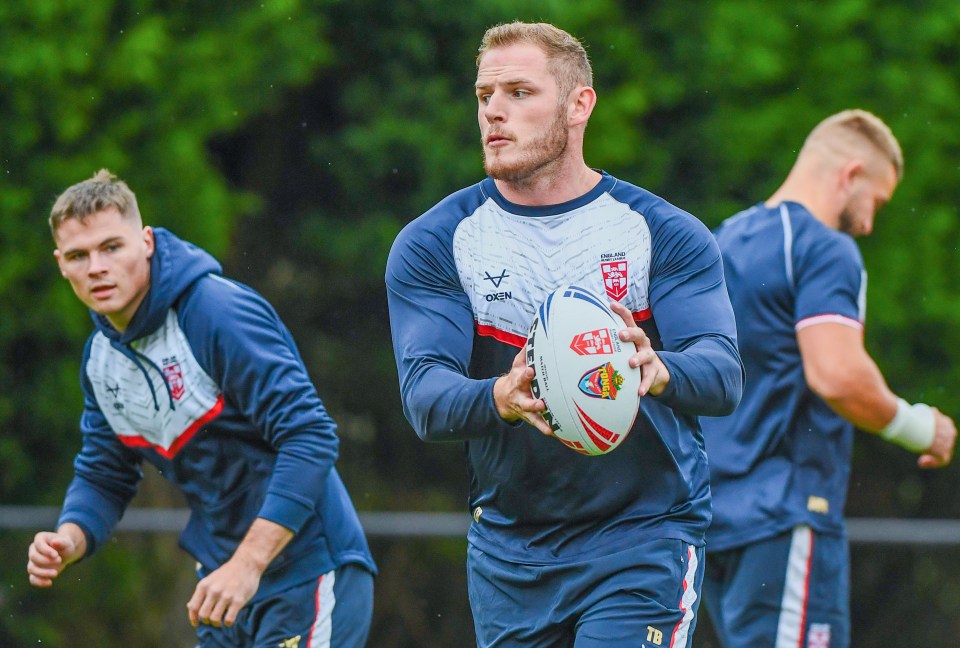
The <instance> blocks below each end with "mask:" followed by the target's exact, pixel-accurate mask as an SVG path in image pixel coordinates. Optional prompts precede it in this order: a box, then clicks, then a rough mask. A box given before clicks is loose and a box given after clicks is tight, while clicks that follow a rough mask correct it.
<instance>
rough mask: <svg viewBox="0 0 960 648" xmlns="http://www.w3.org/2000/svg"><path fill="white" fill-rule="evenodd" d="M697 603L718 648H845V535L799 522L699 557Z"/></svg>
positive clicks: (847, 607) (847, 584) (847, 593)
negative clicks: (702, 604) (701, 573)
mask: <svg viewBox="0 0 960 648" xmlns="http://www.w3.org/2000/svg"><path fill="white" fill-rule="evenodd" d="M703 598H704V601H706V606H707V613H708V614H709V615H710V620H711V621H712V622H713V626H714V629H715V631H716V633H717V637H718V639H719V640H720V643H721V644H722V645H723V646H724V648H756V647H757V646H769V647H770V648H782V647H787V646H789V648H847V646H849V645H850V602H849V601H850V570H849V551H848V547H847V540H846V538H845V537H838V536H831V535H824V534H822V533H817V532H815V531H813V530H812V529H811V528H810V527H809V526H807V525H801V526H797V527H794V529H793V530H792V531H787V532H786V533H783V534H781V535H778V536H775V537H773V538H769V539H767V540H763V541H761V542H756V543H754V544H751V545H747V546H745V547H738V548H737V549H730V550H728V551H711V552H709V553H708V555H707V568H706V576H705V578H704V585H703Z"/></svg>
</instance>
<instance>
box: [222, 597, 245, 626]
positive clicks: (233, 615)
mask: <svg viewBox="0 0 960 648" xmlns="http://www.w3.org/2000/svg"><path fill="white" fill-rule="evenodd" d="M242 609H243V601H233V602H232V603H230V606H229V607H228V608H227V611H226V613H225V614H224V615H223V625H225V626H227V627H228V628H229V627H230V626H232V625H233V624H234V623H235V622H236V621H237V615H238V614H240V610H242Z"/></svg>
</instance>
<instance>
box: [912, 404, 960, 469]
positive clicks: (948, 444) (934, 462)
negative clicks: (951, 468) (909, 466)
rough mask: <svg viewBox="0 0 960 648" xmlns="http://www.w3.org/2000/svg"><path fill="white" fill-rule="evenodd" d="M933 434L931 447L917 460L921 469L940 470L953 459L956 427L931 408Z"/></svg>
mask: <svg viewBox="0 0 960 648" xmlns="http://www.w3.org/2000/svg"><path fill="white" fill-rule="evenodd" d="M933 417H934V432H933V445H932V446H930V448H929V449H928V450H927V451H926V452H924V453H923V454H922V455H921V456H920V459H918V460H917V463H918V465H919V466H920V467H921V468H942V467H943V466H946V465H947V464H949V463H950V460H951V459H952V458H953V448H954V444H955V443H956V441H957V427H956V425H955V424H954V422H953V419H951V418H950V417H949V416H947V415H945V414H944V413H943V412H941V411H940V410H938V409H937V408H936V407H934V408H933Z"/></svg>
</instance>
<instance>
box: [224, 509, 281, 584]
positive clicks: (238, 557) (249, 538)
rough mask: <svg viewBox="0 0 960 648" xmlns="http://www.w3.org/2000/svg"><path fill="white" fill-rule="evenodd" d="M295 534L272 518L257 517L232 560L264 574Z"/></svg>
mask: <svg viewBox="0 0 960 648" xmlns="http://www.w3.org/2000/svg"><path fill="white" fill-rule="evenodd" d="M293 536H294V533H293V531H291V530H290V529H288V528H286V527H284V526H281V525H279V524H277V523H275V522H271V521H270V520H265V519H263V518H257V519H255V520H254V521H253V524H251V525H250V529H249V530H248V531H247V534H246V535H245V536H244V538H243V541H242V542H241V543H240V544H239V545H238V546H237V549H236V551H234V552H233V556H232V557H231V558H230V560H231V561H235V562H239V563H241V564H243V565H245V566H247V567H250V568H251V569H255V570H256V571H257V572H258V573H261V574H262V573H263V572H264V571H265V570H266V569H267V567H268V566H269V565H270V563H271V562H273V559H274V558H276V557H277V556H278V555H279V554H280V552H281V551H283V548H284V547H286V546H287V543H289V542H290V540H292V539H293Z"/></svg>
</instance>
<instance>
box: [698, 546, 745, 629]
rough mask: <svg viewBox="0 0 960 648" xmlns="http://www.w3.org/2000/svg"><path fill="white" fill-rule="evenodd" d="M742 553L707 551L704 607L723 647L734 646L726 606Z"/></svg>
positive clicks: (739, 550) (738, 550)
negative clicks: (727, 621)
mask: <svg viewBox="0 0 960 648" xmlns="http://www.w3.org/2000/svg"><path fill="white" fill-rule="evenodd" d="M742 551H743V550H742V549H739V548H738V549H730V550H727V551H709V550H708V551H707V557H706V561H705V562H706V568H705V569H704V573H703V605H704V607H705V608H706V611H707V614H708V615H709V616H710V621H711V622H712V623H713V632H714V634H716V635H717V639H718V640H719V642H720V646H721V647H726V646H730V645H732V644H731V642H730V639H729V638H728V637H727V634H726V625H725V624H726V620H725V619H726V617H725V608H724V604H725V599H726V596H727V592H728V591H729V589H730V581H731V580H732V578H733V577H734V575H735V574H736V570H737V566H738V564H739V562H740V554H741V553H742Z"/></svg>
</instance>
